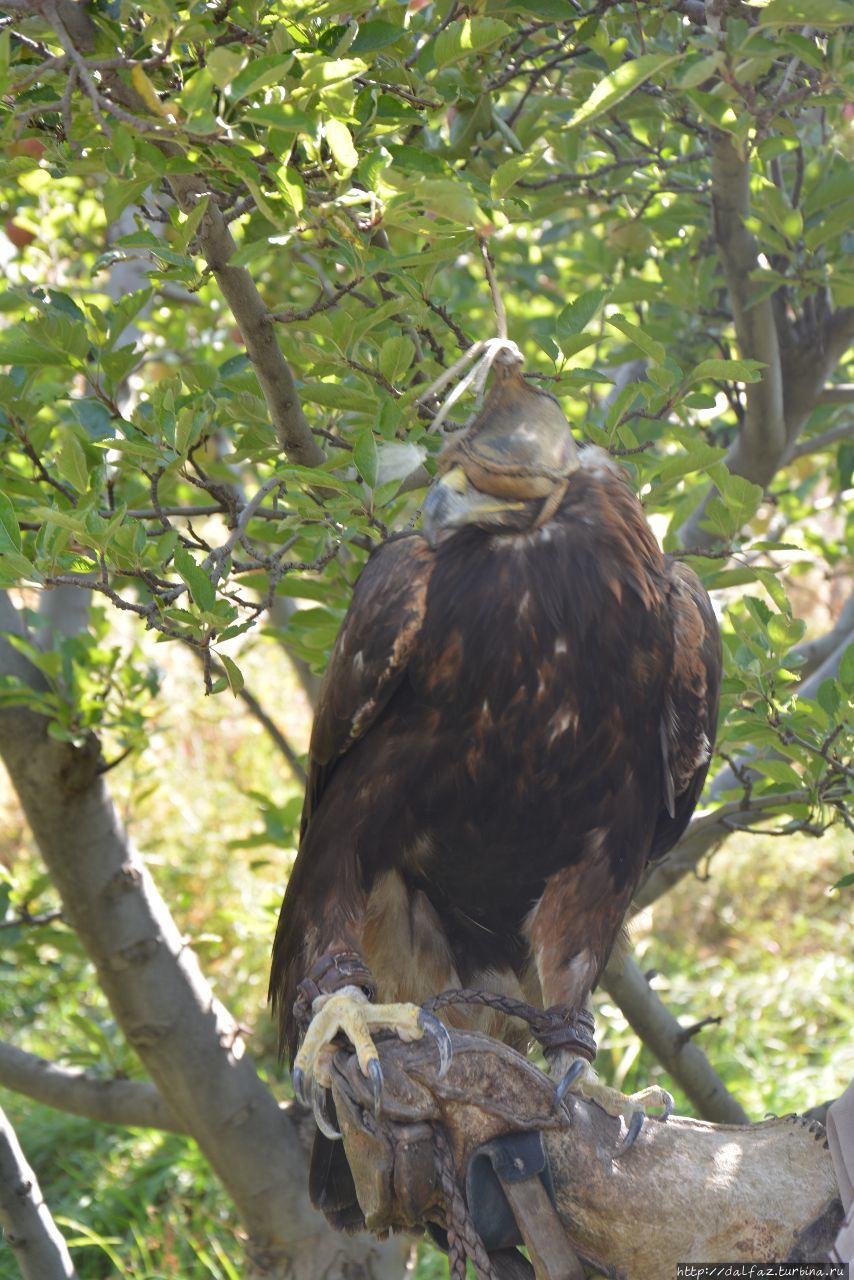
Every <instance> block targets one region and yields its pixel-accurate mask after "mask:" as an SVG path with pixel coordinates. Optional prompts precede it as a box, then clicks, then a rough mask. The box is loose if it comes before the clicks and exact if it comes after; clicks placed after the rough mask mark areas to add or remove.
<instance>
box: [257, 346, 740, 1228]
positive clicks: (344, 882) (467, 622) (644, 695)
mask: <svg viewBox="0 0 854 1280" xmlns="http://www.w3.org/2000/svg"><path fill="white" fill-rule="evenodd" d="M440 470H441V471H442V477H441V479H440V481H439V483H438V484H437V485H436V486H435V487H434V488H433V489H432V490H431V492H430V494H429V495H428V499H427V503H426V506H425V511H424V532H423V533H411V534H406V535H403V536H400V537H395V538H392V539H390V540H389V541H387V542H385V543H384V544H383V545H382V546H381V547H379V549H378V550H377V551H375V552H374V554H373V555H372V556H371V558H370V559H369V561H368V563H367V565H366V566H365V568H364V570H363V572H362V574H361V577H360V578H359V581H358V582H357V584H356V587H355V591H354V594H353V600H352V604H351V606H350V609H349V612H348V613H347V616H346V618H345V620H344V623H343V626H342V628H341V632H340V635H339V636H338V640H337V642H336V645H335V648H334V650H333V653H332V658H331V661H330V663H329V668H328V671H327V673H326V677H325V680H324V682H323V686H322V689H321V693H320V698H319V702H318V707H317V714H316V717H315V721H314V728H313V732H312V736H311V747H310V765H309V777H308V785H307V790H306V797H305V807H304V811H303V817H302V831H301V840H300V848H299V854H298V857H297V860H296V864H295V866H294V869H293V873H292V875H291V878H290V882H289V884H288V887H287V892H286V894H285V898H284V902H283V904H282V910H281V915H280V918H279V924H278V929H277V932H276V938H275V943H274V948H273V967H272V977H271V994H272V998H273V1001H274V1005H275V1007H276V1009H277V1012H278V1016H279V1020H280V1027H281V1035H282V1043H283V1047H284V1048H285V1049H286V1051H287V1053H288V1055H289V1056H290V1058H291V1061H292V1062H293V1061H294V1060H295V1083H296V1085H297V1086H298V1092H301V1093H302V1094H303V1095H305V1094H306V1091H307V1084H308V1082H309V1080H311V1079H312V1078H313V1079H314V1080H315V1081H317V1082H318V1083H319V1084H321V1085H323V1084H325V1083H328V1062H329V1056H330V1054H331V1053H332V1051H333V1049H332V1047H331V1045H332V1041H333V1040H334V1038H335V1036H336V1035H337V1034H338V1033H339V1032H340V1031H343V1032H344V1033H345V1034H346V1035H347V1036H348V1038H349V1039H350V1040H351V1042H352V1043H353V1044H354V1046H355V1047H356V1050H357V1052H358V1054H359V1061H360V1063H361V1065H362V1069H363V1070H364V1071H365V1072H366V1073H371V1074H373V1075H374V1077H375V1079H376V1081H377V1084H378V1086H379V1084H380V1076H379V1070H378V1069H379V1063H378V1061H377V1060H376V1049H375V1047H374V1045H373V1041H372V1039H371V1036H370V1032H371V1031H372V1030H377V1029H379V1028H392V1029H394V1030H396V1031H397V1033H398V1034H399V1035H401V1036H403V1037H404V1038H406V1037H409V1038H412V1037H416V1036H419V1035H421V1034H422V1032H423V1029H424V1028H425V1025H426V1024H428V1023H429V1019H425V1017H424V1016H423V1015H419V1011H418V1008H417V1006H418V1005H420V1004H421V1003H422V1002H423V1001H425V1000H426V999H427V998H428V997H430V996H432V995H434V994H436V993H437V992H441V991H443V990H445V989H447V988H451V987H460V986H468V987H476V988H481V989H485V990H487V991H490V992H498V993H502V994H507V995H510V996H514V997H517V998H520V999H524V1000H526V1001H528V1002H530V1003H533V1004H536V1005H538V1006H540V1007H542V1008H543V1009H546V1010H551V1011H552V1012H553V1014H554V1019H555V1027H556V1034H555V1036H554V1037H553V1052H554V1053H556V1054H557V1055H558V1058H559V1060H560V1064H561V1069H562V1070H563V1069H564V1068H565V1067H566V1065H567V1062H568V1061H570V1062H571V1061H572V1060H573V1057H574V1056H578V1055H579V1054H580V1055H581V1057H583V1058H588V1059H589V1058H590V1057H591V1056H592V1052H594V1051H595V1050H594V1049H592V1048H591V1045H592V1042H591V1041H590V1040H589V1037H588V1036H587V1034H586V1027H585V1024H584V1019H583V1017H580V1015H581V1014H582V1011H583V1010H584V1008H585V1005H586V1002H587V1000H588V998H589V996H590V992H591V990H592V989H593V988H594V987H595V985H596V982H597V980H598V979H599V976H600V975H601V973H602V970H603V968H604V966H605V963H606V961H607V959H608V955H609V953H610V951H611V948H612V946H613V944H614V942H615V939H616V938H617V935H618V933H619V931H620V927H621V924H622V922H623V919H624V917H625V914H626V911H627V908H628V906H629V902H630V899H631V896H632V893H633V891H634V890H635V888H636V886H637V884H638V880H639V878H640V876H641V873H642V872H643V869H644V867H645V866H646V865H647V863H648V862H649V861H650V859H653V858H656V857H659V856H661V855H662V854H664V853H665V852H666V851H667V850H668V849H670V848H671V847H672V845H673V844H674V843H675V842H676V840H678V838H679V836H680V835H681V833H682V832H683V831H684V829H685V826H686V824H687V823H688V820H689V818H690V816H691V813H692V811H693V809H694V806H695V805H696V802H697V799H698V797H699V794H700V791H701V788H702V785H703V780H704V778H705V775H706V771H707V768H708V763H709V756H710V749H711V743H712V741H713V738H714V732H715V722H716V715H717V700H718V686H719V681H720V667H721V654H720V640H719V635H718V628H717V625H716V622H715V617H714V614H713V612H712V608H711V604H710V602H709V598H708V596H707V594H706V592H705V590H704V589H703V587H702V586H701V584H700V582H699V580H698V579H697V577H696V576H695V574H694V573H693V572H692V571H691V570H690V569H689V568H687V567H686V566H685V565H684V564H682V563H680V562H679V561H675V560H671V559H669V558H668V557H666V556H664V555H663V554H662V552H661V551H660V549H659V547H658V545H657V543H656V541H655V538H654V537H653V535H652V533H651V531H650V529H649V526H648V525H647V522H646V520H645V518H644V514H643V511H642V509H641V506H640V503H639V502H638V501H637V499H636V498H635V496H634V494H633V493H632V492H631V490H630V488H629V486H628V484H627V482H626V479H625V477H624V475H623V473H622V472H621V470H620V468H619V467H618V466H617V465H616V464H615V463H614V462H613V461H612V459H611V458H610V457H609V456H608V455H607V454H606V453H604V452H602V451H601V450H599V449H596V448H586V449H582V450H578V449H577V448H576V446H575V443H574V442H573V440H572V436H571V434H570V430H569V426H568V423H567V421H566V419H565V417H564V415H563V413H562V411H561V409H560V407H559V406H558V404H557V402H556V401H555V400H554V399H553V398H552V397H551V396H549V395H547V394H545V393H544V392H541V391H539V390H536V389H535V388H533V387H531V386H530V385H529V384H528V383H527V382H526V381H525V380H524V379H523V378H522V376H521V373H520V371H519V366H518V363H517V362H512V361H511V362H509V363H496V366H495V371H494V374H493V384H492V387H491V390H490V392H489V395H488V397H487V399H486V402H485V404H484V406H483V408H482V410H481V412H480V413H479V415H478V417H477V418H476V420H475V422H474V423H473V424H472V426H471V427H470V428H469V429H468V430H467V431H466V432H465V433H464V434H463V435H462V437H461V438H460V439H459V440H458V441H457V442H456V443H454V444H452V445H451V446H450V448H448V449H447V450H446V451H445V453H444V455H443V456H442V458H441V460H440ZM374 1002H376V1004H375V1003H374ZM389 1002H391V1003H389ZM404 1002H406V1003H404ZM381 1006H384V1007H381ZM312 1014H313V1015H314V1016H313V1019H312ZM309 1021H311V1028H310V1031H309V1033H308V1036H307V1038H306V1039H305V1040H304V1042H303V1046H302V1049H301V1050H300V1053H299V1055H298V1056H296V1057H295V1055H297V1049H298V1046H299V1042H300V1039H301V1037H303V1036H305V1034H306V1026H307V1025H308V1023H309ZM449 1021H452V1022H453V1021H456V1022H458V1023H464V1025H468V1026H472V1025H475V1026H477V1027H478V1028H479V1029H481V1030H484V1031H486V1032H487V1033H491V1034H494V1035H503V1036H505V1037H509V1036H511V1034H512V1033H511V1032H510V1027H511V1025H513V1024H511V1023H509V1022H508V1021H507V1020H506V1019H505V1018H503V1017H502V1016H500V1015H498V1014H496V1013H494V1012H492V1011H490V1010H482V1009H480V1010H477V1011H476V1012H474V1011H472V1010H470V1009H467V1010H466V1011H465V1013H464V1015H459V1014H458V1015H457V1016H454V1015H452V1016H451V1017H450V1018H449ZM434 1024H435V1020H433V1023H430V1024H429V1027H428V1029H432V1030H434V1031H435V1030H436V1027H435V1025H434ZM516 1025H518V1024H516ZM561 1028H564V1029H565V1033H563V1034H561ZM560 1050H563V1053H562V1054H561V1053H560V1052H559V1051H560ZM581 1087H584V1086H583V1085H582V1086H581ZM330 1168H331V1164H330V1163H327V1165H326V1175H324V1172H323V1170H322V1169H321V1170H320V1171H319V1172H318V1170H317V1169H315V1175H314V1194H315V1197H316V1199H317V1200H318V1201H319V1203H320V1204H321V1205H322V1206H323V1207H325V1208H326V1209H327V1211H329V1212H330V1214H331V1216H332V1217H333V1218H334V1219H335V1218H336V1214H337V1220H338V1221H339V1222H340V1223H344V1224H350V1225H352V1224H353V1223H354V1222H357V1221H358V1214H356V1217H355V1218H352V1217H349V1218H348V1215H347V1213H346V1212H343V1210H344V1208H345V1204H346V1199H347V1196H346V1194H345V1193H343V1192H341V1190H340V1187H339V1190H338V1191H336V1190H335V1188H334V1186H332V1182H334V1179H330V1177H329V1169H330ZM339 1209H340V1210H342V1212H340V1213H339V1212H338V1210H339Z"/></svg>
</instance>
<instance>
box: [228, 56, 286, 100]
mask: <svg viewBox="0 0 854 1280" xmlns="http://www.w3.org/2000/svg"><path fill="white" fill-rule="evenodd" d="M293 61H294V56H293V54H292V53H288V54H281V53H271V54H267V55H266V56H265V57H263V58H252V59H251V60H250V62H249V63H248V64H247V65H246V66H245V67H244V68H243V70H242V71H241V72H240V73H239V74H238V75H236V76H235V77H234V79H233V80H232V82H231V89H230V91H229V95H228V96H229V98H230V100H231V101H232V102H233V103H235V102H239V101H240V99H241V98H246V97H248V96H249V94H250V93H254V92H255V91H256V89H264V88H266V86H267V85H268V84H278V83H279V82H280V81H281V80H282V79H283V78H284V76H285V75H286V74H287V72H288V70H289V68H290V67H291V66H292V65H293Z"/></svg>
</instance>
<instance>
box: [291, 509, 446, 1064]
mask: <svg viewBox="0 0 854 1280" xmlns="http://www.w3.org/2000/svg"><path fill="white" fill-rule="evenodd" d="M432 566H433V553H432V552H431V551H430V548H429V547H428V545H427V543H426V542H425V541H424V539H423V538H422V537H421V536H420V535H414V534H413V535H409V536H403V537H400V538H392V539H390V540H389V541H388V542H386V543H384V544H383V545H382V546H381V547H379V548H378V549H377V550H376V551H375V552H374V554H373V555H372V556H371V558H370V559H369V560H368V563H367V564H366V565H365V568H364V569H363V570H362V573H361V576H360V577H359V580H358V582H357V583H356V586H355V588H354V590H353V599H352V601H351V603H350V608H349V610H348V612H347V616H346V617H345V619H344V622H343V624H342V626H341V630H340V632H339V633H338V639H337V640H336V641H335V645H334V647H333V650H332V656H331V658H330V660H329V666H328V667H327V669H326V675H325V676H324V678H323V682H322V684H321V688H320V694H319V697H318V703H317V709H316V712H315V719H314V727H313V729H312V734H311V743H310V745H309V767H308V780H307V782H306V791H305V802H304V804H303V813H302V826H301V831H300V847H299V853H298V855H297V860H296V862H295V864H294V868H293V871H292V872H291V875H290V877H289V879H288V887H287V891H286V893H285V897H284V901H283V902H282V909H281V912H280V915H279V923H278V927H277V929H276V936H275V940H274V942H273V958H272V967H271V973H270V996H271V998H272V1001H273V1007H274V1009H275V1010H277V1012H278V1017H279V1025H280V1033H281V1040H282V1045H283V1046H284V1047H286V1048H287V1051H288V1055H289V1057H290V1058H291V1059H293V1055H294V1053H295V1051H296V1046H297V1037H298V1032H299V1028H298V1026H297V1023H296V1020H295V1015H294V1000H295V999H296V995H297V984H298V983H299V982H301V981H302V979H303V978H305V977H306V976H307V974H308V972H309V970H310V968H311V966H312V964H313V963H314V962H315V961H317V960H318V958H319V957H320V956H321V955H323V954H324V952H326V951H327V950H329V949H335V948H338V949H341V947H342V946H343V947H344V949H345V950H351V949H352V947H353V945H354V944H353V941H352V940H347V939H345V938H344V937H343V935H342V933H341V931H340V927H339V926H340V924H341V921H342V920H344V919H345V918H346V917H348V916H349V915H350V914H352V912H353V911H358V907H359V901H360V899H359V895H358V893H357V892H356V871H357V869H356V867H355V864H354V860H353V857H352V848H351V846H350V845H349V844H348V841H347V834H348V833H347V832H346V831H345V830H344V828H343V827H342V829H341V831H340V838H339V839H336V838H330V837H329V833H328V832H327V834H326V838H321V837H318V839H314V840H313V839H312V835H313V832H315V831H316V830H319V826H320V822H321V820H322V816H323V812H322V811H323V807H324V795H325V793H326V791H327V788H328V786H329V781H330V778H331V777H332V775H333V773H334V771H335V768H336V765H337V764H338V762H339V761H340V760H341V758H342V756H344V755H345V754H346V752H347V751H348V750H350V748H351V747H353V745H354V744H355V743H357V742H358V741H359V740H360V739H361V738H362V737H363V736H364V735H365V734H366V733H367V732H368V731H369V730H370V728H371V726H372V725H373V724H375V723H376V721H377V719H378V718H379V717H380V716H381V715H382V712H383V710H384V708H385V707H386V706H387V704H388V702H389V701H390V699H391V698H392V696H393V694H394V692H395V690H396V689H397V688H398V687H399V685H400V683H401V681H402V680H403V679H404V678H405V676H406V670H407V666H408V664H409V662H410V660H411V658H412V655H413V652H414V650H415V647H416V644H417V641H418V636H419V633H420V630H421V624H422V621H423V618H424V612H425V609H426V602H427V586H428V583H429V580H430V575H431V573H432ZM326 803H327V804H328V798H327V801H326ZM328 816H329V815H328V814H327V817H328ZM315 822H317V824H318V826H317V828H315V826H314V824H315ZM345 822H346V818H342V817H341V815H340V814H333V815H332V826H333V828H335V826H336V824H340V823H345ZM342 884H343V885H345V886H349V888H347V887H345V888H344V889H342ZM339 906H340V907H341V908H342V909H340V910H339V909H338V908H339Z"/></svg>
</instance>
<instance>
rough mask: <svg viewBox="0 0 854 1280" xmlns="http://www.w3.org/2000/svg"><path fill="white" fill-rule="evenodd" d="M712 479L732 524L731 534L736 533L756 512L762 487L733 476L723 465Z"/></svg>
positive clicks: (760, 498)
mask: <svg viewBox="0 0 854 1280" xmlns="http://www.w3.org/2000/svg"><path fill="white" fill-rule="evenodd" d="M712 479H713V480H714V482H715V484H716V485H717V487H718V489H719V490H720V493H721V496H722V498H723V500H724V503H725V505H726V508H727V511H728V512H729V514H730V518H731V520H732V522H733V532H736V531H737V530H738V529H741V528H743V527H744V525H746V524H747V522H748V520H750V519H751V518H752V517H753V516H754V515H755V514H756V512H757V511H758V509H759V504H760V503H761V502H762V498H763V496H764V490H763V488H762V485H761V484H753V483H752V481H750V480H745V478H744V476H737V475H733V474H732V472H730V471H727V470H726V468H725V467H724V466H723V465H722V466H720V467H719V468H718V469H717V470H716V471H715V473H714V474H713V476H712Z"/></svg>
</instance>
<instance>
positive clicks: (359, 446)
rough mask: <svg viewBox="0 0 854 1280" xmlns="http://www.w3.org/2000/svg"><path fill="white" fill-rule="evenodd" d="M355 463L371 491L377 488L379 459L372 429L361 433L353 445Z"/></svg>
mask: <svg viewBox="0 0 854 1280" xmlns="http://www.w3.org/2000/svg"><path fill="white" fill-rule="evenodd" d="M353 462H354V463H355V465H356V470H357V471H358V473H359V475H360V476H361V477H362V479H363V480H364V482H365V484H366V485H367V486H368V488H369V489H374V488H376V483H377V471H378V459H377V445H376V441H375V440H374V433H373V431H371V430H370V429H368V430H367V431H360V432H359V434H358V435H357V436H356V441H355V444H354V445H353Z"/></svg>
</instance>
